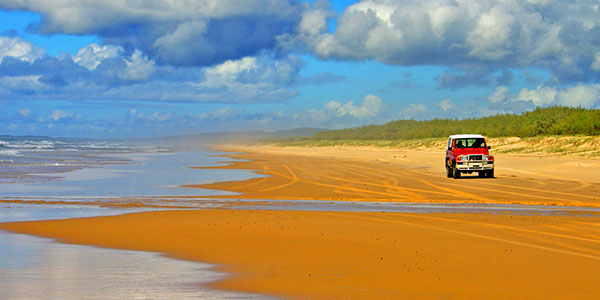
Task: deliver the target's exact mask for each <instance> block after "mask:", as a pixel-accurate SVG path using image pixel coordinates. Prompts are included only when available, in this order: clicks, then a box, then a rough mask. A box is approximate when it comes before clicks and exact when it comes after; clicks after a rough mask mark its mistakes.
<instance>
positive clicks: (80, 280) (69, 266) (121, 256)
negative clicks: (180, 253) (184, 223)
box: [0, 231, 266, 300]
mask: <svg viewBox="0 0 600 300" xmlns="http://www.w3.org/2000/svg"><path fill="white" fill-rule="evenodd" d="M0 241H1V242H0V257H2V259H1V260H0V295H1V296H0V298H2V299H3V300H29V299H31V300H34V299H35V300H38V299H46V300H55V299H56V300H59V299H60V300H69V299H74V300H75V299H76V300H80V299H86V300H87V299H89V300H94V299H98V300H112V299H114V300H122V299H144V300H154V299H156V300H158V299H161V300H164V299H179V300H187V299H266V297H265V296H261V295H251V294H245V293H234V292H227V291H218V290H213V289H209V288H206V287H203V286H202V285H201V284H202V283H206V282H210V281H214V280H218V279H220V278H223V277H224V276H226V275H225V274H221V273H217V272H214V271H211V270H208V269H209V268H210V267H211V266H210V265H207V264H202V263H195V262H188V261H180V260H175V259H169V258H166V257H162V256H160V255H158V254H155V253H149V252H139V251H127V250H112V249H103V248H96V247H89V246H80V245H67V244H59V243H55V242H53V241H51V240H48V239H43V238H37V237H32V236H26V235H21V234H12V233H8V232H3V231H0Z"/></svg>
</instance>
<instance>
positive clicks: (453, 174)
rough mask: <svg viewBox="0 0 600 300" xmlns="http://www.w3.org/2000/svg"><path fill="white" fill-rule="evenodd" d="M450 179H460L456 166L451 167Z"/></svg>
mask: <svg viewBox="0 0 600 300" xmlns="http://www.w3.org/2000/svg"><path fill="white" fill-rule="evenodd" d="M452 177H453V178H454V179H458V178H460V171H459V170H458V169H457V168H456V164H454V165H452Z"/></svg>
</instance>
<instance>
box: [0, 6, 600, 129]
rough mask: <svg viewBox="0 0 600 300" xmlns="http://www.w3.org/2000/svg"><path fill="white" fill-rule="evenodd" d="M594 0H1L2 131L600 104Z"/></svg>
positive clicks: (454, 114)
mask: <svg viewBox="0 0 600 300" xmlns="http://www.w3.org/2000/svg"><path fill="white" fill-rule="evenodd" d="M599 81H600V1H598V0H573V1H553V0H524V1H511V0H506V1H488V0H477V1H465V0H422V1H413V0H396V1H389V0H365V1H320V0H314V1H301V0H288V1H283V0H245V1H239V0H198V1H184V0H181V1H178V0H170V1H167V0H147V1H117V0H97V1H86V0H70V1H66V0H61V1H56V0H3V1H1V2H0V135H2V134H4V135H49V136H59V137H93V138H131V137H158V136H169V135H190V134H197V133H202V132H219V131H240V130H266V131H276V130H282V129H289V128H297V127H318V128H332V129H335V128H348V127H355V126H362V125H367V124H383V123H386V122H389V121H392V120H399V119H416V120H427V119H434V118H458V119H464V118H474V117H482V116H488V115H495V114H504V113H522V112H525V111H530V110H533V109H535V108H536V107H547V106H554V105H561V106H571V107H586V108H600V82H599Z"/></svg>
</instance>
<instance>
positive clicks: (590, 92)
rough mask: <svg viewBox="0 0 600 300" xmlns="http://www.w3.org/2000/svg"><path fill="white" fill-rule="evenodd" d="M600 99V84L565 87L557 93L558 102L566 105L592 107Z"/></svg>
mask: <svg viewBox="0 0 600 300" xmlns="http://www.w3.org/2000/svg"><path fill="white" fill-rule="evenodd" d="M599 99H600V85H582V84H578V85H576V86H573V87H570V88H567V89H564V90H562V91H560V93H558V95H556V102H557V103H558V104H560V105H565V106H572V107H576V106H581V107H591V106H592V105H594V104H595V103H596V102H597V101H598V100H599Z"/></svg>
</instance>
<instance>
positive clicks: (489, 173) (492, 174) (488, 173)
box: [487, 169, 494, 178]
mask: <svg viewBox="0 0 600 300" xmlns="http://www.w3.org/2000/svg"><path fill="white" fill-rule="evenodd" d="M487 177H488V178H494V169H491V170H489V171H488V172H487Z"/></svg>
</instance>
